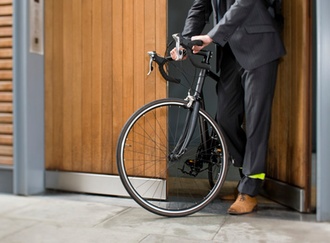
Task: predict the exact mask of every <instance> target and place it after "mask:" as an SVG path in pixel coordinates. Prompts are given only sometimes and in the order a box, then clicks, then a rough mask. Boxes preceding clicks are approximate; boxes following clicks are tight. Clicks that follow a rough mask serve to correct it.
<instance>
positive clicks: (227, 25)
mask: <svg viewBox="0 0 330 243" xmlns="http://www.w3.org/2000/svg"><path fill="white" fill-rule="evenodd" d="M217 1H218V0H195V1H194V3H193V5H192V7H191V8H190V10H189V13H188V17H187V19H186V23H185V27H184V30H183V32H182V34H183V36H186V37H192V36H194V35H199V34H201V33H202V31H203V29H204V27H205V24H206V23H207V22H208V20H209V18H210V16H211V13H212V12H213V21H214V27H213V28H212V29H211V30H210V31H209V33H207V34H208V35H209V36H210V37H211V38H212V39H213V41H214V42H215V43H217V44H219V45H221V46H224V45H225V44H227V43H228V44H229V46H230V47H231V50H232V52H233V53H234V55H235V57H236V59H237V61H238V62H239V63H240V65H241V66H242V67H243V68H244V69H247V70H251V69H254V68H256V67H259V66H261V65H263V64H266V63H268V62H271V61H273V60H276V59H278V58H280V57H281V56H283V55H284V54H285V48H284V45H283V42H282V40H281V37H280V34H279V31H278V30H277V28H276V23H275V22H274V19H273V18H272V17H271V15H270V14H269V13H268V11H267V9H266V7H265V5H264V3H263V0H221V7H220V9H221V11H219V9H218V7H217V6H218V5H217ZM218 19H220V20H219V21H217V20H218Z"/></svg>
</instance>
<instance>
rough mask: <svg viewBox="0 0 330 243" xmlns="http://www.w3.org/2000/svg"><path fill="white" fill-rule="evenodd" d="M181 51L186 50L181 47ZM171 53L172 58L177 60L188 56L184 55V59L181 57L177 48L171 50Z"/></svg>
mask: <svg viewBox="0 0 330 243" xmlns="http://www.w3.org/2000/svg"><path fill="white" fill-rule="evenodd" d="M180 51H182V52H183V51H184V49H183V48H182V47H180ZM170 54H171V58H172V59H173V60H175V61H180V60H185V59H186V58H187V56H185V55H184V56H183V57H182V59H179V58H178V56H177V53H176V48H173V49H172V50H171V52H170Z"/></svg>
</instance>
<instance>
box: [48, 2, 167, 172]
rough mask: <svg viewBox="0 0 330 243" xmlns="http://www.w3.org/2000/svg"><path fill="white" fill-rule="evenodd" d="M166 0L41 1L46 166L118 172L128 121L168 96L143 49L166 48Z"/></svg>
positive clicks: (70, 169) (162, 81)
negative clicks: (118, 147) (119, 149)
mask: <svg viewBox="0 0 330 243" xmlns="http://www.w3.org/2000/svg"><path fill="white" fill-rule="evenodd" d="M166 13H167V2H166V0H141V1H140V0H139V1H132V0H47V1H45V102H46V104H45V126H46V127H45V130H46V132H45V134H46V169H47V170H56V171H70V172H84V173H100V174H116V173H117V168H116V165H115V164H116V158H115V149H116V142H117V138H118V135H119V132H120V130H121V128H122V126H123V124H124V122H125V121H126V120H127V118H128V117H129V116H130V115H131V114H132V113H133V111H134V110H136V109H137V108H138V107H140V106H142V105H143V104H145V103H146V102H149V101H151V100H154V99H156V98H161V97H165V96H166V82H165V81H164V80H162V79H161V77H160V76H159V75H158V74H156V72H154V73H153V74H152V75H151V76H148V77H147V76H146V74H147V72H148V61H149V57H148V55H147V51H150V50H156V51H157V52H159V53H164V50H165V48H166V37H167V36H166V25H167V19H166V18H167V17H166Z"/></svg>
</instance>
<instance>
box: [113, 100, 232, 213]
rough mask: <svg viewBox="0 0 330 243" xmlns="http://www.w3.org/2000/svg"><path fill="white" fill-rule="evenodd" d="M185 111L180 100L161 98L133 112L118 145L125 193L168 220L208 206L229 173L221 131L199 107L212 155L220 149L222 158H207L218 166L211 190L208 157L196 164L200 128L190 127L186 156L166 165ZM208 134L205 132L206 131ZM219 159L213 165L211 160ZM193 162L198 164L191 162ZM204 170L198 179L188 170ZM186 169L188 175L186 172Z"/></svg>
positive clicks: (119, 171) (185, 107)
mask: <svg viewBox="0 0 330 243" xmlns="http://www.w3.org/2000/svg"><path fill="white" fill-rule="evenodd" d="M187 112H189V108H188V107H187V102H186V101H184V100H181V99H175V98H173V99H161V100H156V101H153V102H151V103H149V104H146V105H145V106H143V107H142V108H140V109H139V110H137V111H136V112H135V113H134V114H133V115H132V116H131V117H130V118H129V119H128V121H127V122H126V124H125V125H124V127H123V129H122V131H121V134H120V136H119V139H118V144H117V152H116V156H117V167H118V173H119V176H120V178H121V181H122V183H123V185H124V187H125V189H126V190H127V192H128V194H129V195H130V196H131V197H132V198H133V199H134V200H135V201H136V202H137V203H138V204H139V205H140V206H142V207H143V208H145V209H146V210H148V211H150V212H152V213H155V214H158V215H162V216H168V217H181V216H187V215H190V214H193V213H195V212H197V211H199V210H201V209H202V208H204V207H205V206H207V205H208V204H209V203H210V202H211V201H212V200H213V199H214V198H215V197H216V196H217V194H218V192H219V191H220V189H221V187H222V185H223V183H224V181H225V178H226V174H227V170H228V162H227V157H228V156H227V154H228V153H227V147H226V144H225V140H224V137H223V135H222V132H221V130H220V128H219V126H218V125H217V123H216V122H215V121H214V119H213V118H212V117H211V116H210V115H209V114H208V113H207V112H206V111H204V110H203V109H200V111H199V117H200V118H202V119H203V121H204V122H205V121H206V122H207V124H208V126H209V127H210V128H212V131H214V132H215V134H216V138H215V136H213V137H212V138H210V139H213V140H216V143H214V141H212V144H215V145H214V148H209V150H208V151H212V152H213V153H214V152H216V151H217V150H218V148H219V147H221V151H222V153H221V156H219V155H218V154H212V156H213V157H212V159H213V165H215V166H217V167H218V172H217V173H215V174H213V175H214V176H217V178H215V179H214V186H213V187H212V188H210V186H209V182H208V181H209V177H208V169H209V163H210V157H209V156H207V158H208V159H207V160H206V161H203V160H202V161H201V160H199V161H198V163H199V165H197V164H195V165H193V164H192V165H190V164H189V163H190V161H192V162H191V163H193V161H194V160H196V157H198V156H199V157H200V155H198V154H197V150H198V147H199V146H200V142H201V141H200V137H201V133H200V129H195V132H194V135H193V138H192V140H191V141H190V143H189V146H188V148H187V151H186V153H185V154H184V155H183V156H181V157H180V158H179V159H177V160H176V161H171V160H170V157H169V151H171V148H172V147H173V145H174V144H175V141H176V140H177V139H178V137H180V134H181V133H180V132H181V131H180V129H182V125H183V124H182V123H184V121H185V119H186V113H187ZM208 131H209V130H208ZM216 157H217V158H219V159H218V161H217V162H216V163H215V162H214V161H215V159H214V158H216ZM196 161H197V160H196ZM201 164H203V166H205V167H206V170H205V171H201V172H200V173H198V174H197V175H189V173H188V172H189V170H194V169H195V170H198V169H199V168H200V167H201ZM185 167H186V169H187V171H185Z"/></svg>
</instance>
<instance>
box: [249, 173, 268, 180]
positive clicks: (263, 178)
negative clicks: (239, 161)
mask: <svg viewBox="0 0 330 243" xmlns="http://www.w3.org/2000/svg"><path fill="white" fill-rule="evenodd" d="M265 177H266V174H265V173H260V174H255V175H249V178H252V179H260V180H265Z"/></svg>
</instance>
